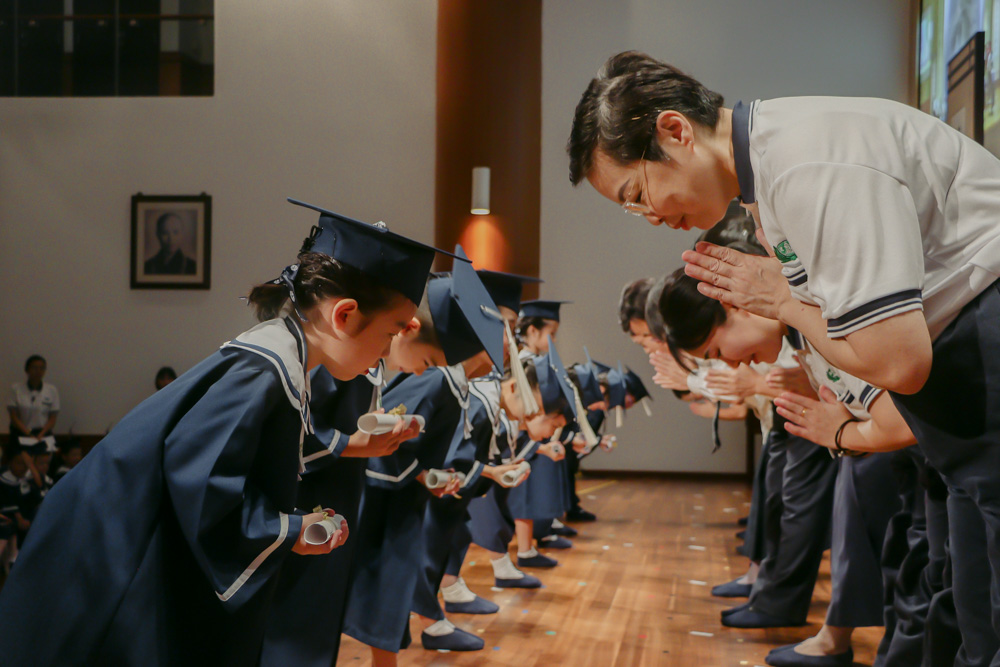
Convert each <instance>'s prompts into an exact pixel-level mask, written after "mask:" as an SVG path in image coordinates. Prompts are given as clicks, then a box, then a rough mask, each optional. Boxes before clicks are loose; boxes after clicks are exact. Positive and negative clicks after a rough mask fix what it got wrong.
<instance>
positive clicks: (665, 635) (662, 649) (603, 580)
mask: <svg viewBox="0 0 1000 667" xmlns="http://www.w3.org/2000/svg"><path fill="white" fill-rule="evenodd" d="M578 489H579V491H580V497H581V498H582V499H583V505H584V507H586V508H587V509H589V510H591V511H593V512H595V513H596V514H597V515H598V521H597V522H596V523H590V524H575V525H574V526H575V527H576V528H577V529H578V530H579V531H580V535H579V536H578V537H576V538H574V540H573V542H574V547H573V548H572V549H570V550H568V551H549V552H548V553H549V555H552V556H554V557H556V558H558V559H559V561H560V563H559V566H558V567H556V568H555V569H554V570H549V571H545V570H532V571H531V572H532V573H533V574H536V575H537V576H539V577H540V578H541V579H542V581H543V582H544V584H545V588H542V589H539V590H536V591H510V590H500V589H495V590H492V585H493V571H492V568H491V567H490V563H489V560H488V559H487V558H486V557H485V553H484V552H483V550H482V549H479V548H478V547H476V546H473V547H472V549H470V551H469V555H468V557H467V559H466V562H465V566H464V568H463V570H462V576H463V578H464V579H465V581H466V582H467V583H468V585H469V587H470V588H472V590H473V591H475V592H476V593H478V594H479V595H482V596H483V597H485V598H488V599H491V600H493V601H494V602H496V603H497V604H499V605H500V612H499V613H497V614H494V615H490V616H469V615H457V614H455V615H451V616H450V620H451V621H452V622H453V623H455V624H456V625H458V626H459V627H461V628H463V629H465V630H468V631H469V632H474V633H476V634H479V635H480V636H481V637H482V638H483V639H484V640H485V641H486V648H485V649H484V650H482V651H477V652H472V653H442V652H436V651H435V652H430V651H427V650H424V649H423V648H422V647H421V646H420V639H419V637H420V629H421V626H420V625H419V623H418V621H416V620H415V619H411V626H410V629H411V632H412V634H413V637H414V643H413V645H412V646H411V647H410V648H409V649H407V650H405V651H403V652H402V653H401V654H400V656H399V664H400V665H514V666H516V667H534V666H536V665H537V666H542V665H544V666H546V667H551V666H553V665H573V666H574V667H576V666H581V667H582V666H588V665H593V666H595V667H598V666H599V667H604V666H611V665H615V666H621V667H634V666H638V665H658V666H659V665H664V666H670V665H676V666H678V667H682V666H683V667H694V666H697V667H703V666H713V665H763V664H764V656H765V655H767V653H768V651H770V650H771V649H772V648H773V647H775V646H779V645H781V644H787V643H791V642H796V641H800V640H801V639H804V638H806V637H809V636H812V635H813V634H815V632H816V631H817V630H818V629H819V627H820V625H822V623H823V616H824V614H825V611H826V604H827V602H828V601H829V598H830V567H829V560H828V559H827V558H824V561H823V565H822V568H821V570H820V578H819V582H818V584H817V586H816V592H815V594H814V596H813V606H812V609H811V611H810V614H809V621H810V625H808V626H806V627H803V628H782V629H774V630H736V629H730V628H724V627H723V626H722V625H721V624H720V623H719V612H720V611H722V610H723V609H726V608H728V607H730V606H733V605H735V604H740V603H742V602H744V600H743V599H741V598H738V599H736V600H724V599H721V598H713V597H712V596H711V595H710V594H709V589H710V587H711V586H712V585H714V584H717V583H722V582H725V581H729V580H731V579H733V578H735V577H737V576H739V575H740V574H742V573H743V572H744V571H745V570H746V565H747V560H746V558H744V557H742V556H738V555H737V554H736V552H735V548H736V546H737V545H738V544H739V541H738V540H737V539H736V537H735V533H736V531H737V530H738V527H737V525H736V519H737V517H739V516H745V515H746V513H747V508H748V506H749V500H750V491H749V488H748V487H746V486H744V485H742V484H738V483H733V482H701V481H664V480H654V479H635V478H630V479H623V480H609V479H590V480H586V479H584V480H579V482H578ZM881 636H882V629H881V628H867V629H862V630H859V631H857V632H856V633H855V636H854V638H855V642H854V652H855V659H856V660H857V661H858V664H862V665H870V664H871V662H872V660H873V657H874V651H875V647H876V645H877V644H878V641H879V639H880V638H881ZM370 661H371V658H370V652H369V651H368V648H367V647H366V646H363V645H362V644H360V643H358V642H356V641H354V640H353V639H351V638H349V637H345V641H344V644H343V646H342V648H341V652H340V659H339V661H338V664H339V665H367V664H369V663H370Z"/></svg>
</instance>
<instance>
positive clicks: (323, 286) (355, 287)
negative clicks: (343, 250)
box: [247, 252, 403, 321]
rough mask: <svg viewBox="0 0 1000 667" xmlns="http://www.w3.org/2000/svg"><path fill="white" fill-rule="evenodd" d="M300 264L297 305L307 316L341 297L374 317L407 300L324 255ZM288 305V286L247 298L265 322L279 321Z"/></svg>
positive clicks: (262, 288)
mask: <svg viewBox="0 0 1000 667" xmlns="http://www.w3.org/2000/svg"><path fill="white" fill-rule="evenodd" d="M297 263H298V265H299V271H298V274H297V275H296V276H295V280H294V281H293V287H294V289H295V301H296V303H297V304H298V307H299V310H300V311H302V312H303V313H306V312H308V311H309V310H311V309H312V308H314V307H315V306H316V305H318V304H319V303H320V302H321V301H323V300H325V299H330V298H336V297H340V298H350V299H354V300H355V301H357V302H358V308H360V310H361V312H362V313H364V314H366V315H371V314H372V313H374V312H377V311H379V310H381V309H383V308H386V307H388V306H390V305H391V304H392V303H393V300H394V298H395V297H399V298H403V296H402V294H400V293H399V292H397V291H396V290H393V289H390V288H388V287H385V286H383V285H380V284H378V283H376V282H375V281H374V280H373V279H372V278H371V277H370V276H368V274H366V273H363V272H361V271H359V270H358V269H356V268H354V267H353V266H349V265H347V264H343V263H341V262H338V261H337V260H335V259H332V258H331V257H329V256H328V255H324V254H322V253H316V252H306V253H302V254H301V255H299V257H298V260H297ZM287 301H288V288H287V287H286V286H285V285H284V284H274V283H264V284H262V285H257V286H256V287H254V288H253V289H251V290H250V294H249V296H248V297H247V303H248V305H250V306H251V307H252V308H253V309H254V313H255V314H256V316H257V319H258V320H261V321H264V320H270V319H274V318H275V317H277V316H278V315H279V314H280V313H281V310H282V308H284V306H285V304H286V302H287Z"/></svg>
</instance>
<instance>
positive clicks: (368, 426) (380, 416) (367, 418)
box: [358, 412, 424, 435]
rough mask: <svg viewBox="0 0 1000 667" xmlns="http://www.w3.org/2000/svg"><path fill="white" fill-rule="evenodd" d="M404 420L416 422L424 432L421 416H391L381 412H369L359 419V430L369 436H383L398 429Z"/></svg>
mask: <svg viewBox="0 0 1000 667" xmlns="http://www.w3.org/2000/svg"><path fill="white" fill-rule="evenodd" d="M403 419H413V420H416V422H417V424H418V425H419V426H420V430H421V431H423V430H424V418H423V417H422V416H420V415H390V414H385V413H381V412H369V413H367V414H364V415H361V416H360V417H358V430H359V431H361V432H362V433H367V434H368V435H382V434H383V433H388V432H390V431H391V430H392V429H394V428H396V424H398V423H399V422H400V420H403Z"/></svg>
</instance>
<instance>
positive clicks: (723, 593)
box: [712, 579, 753, 598]
mask: <svg viewBox="0 0 1000 667" xmlns="http://www.w3.org/2000/svg"><path fill="white" fill-rule="evenodd" d="M752 589H753V584H741V583H740V580H739V579H734V580H732V581H730V582H728V583H725V584H719V585H718V586H715V587H714V588H712V595H714V596H715V597H717V598H748V597H750V591H751V590H752Z"/></svg>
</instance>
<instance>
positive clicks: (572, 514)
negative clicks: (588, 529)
mask: <svg viewBox="0 0 1000 667" xmlns="http://www.w3.org/2000/svg"><path fill="white" fill-rule="evenodd" d="M566 520H567V521H597V516H596V515H594V514H592V513H590V512H588V511H587V510H585V509H583V508H582V507H577V508H575V509H571V510H570V511H568V512H566Z"/></svg>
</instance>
